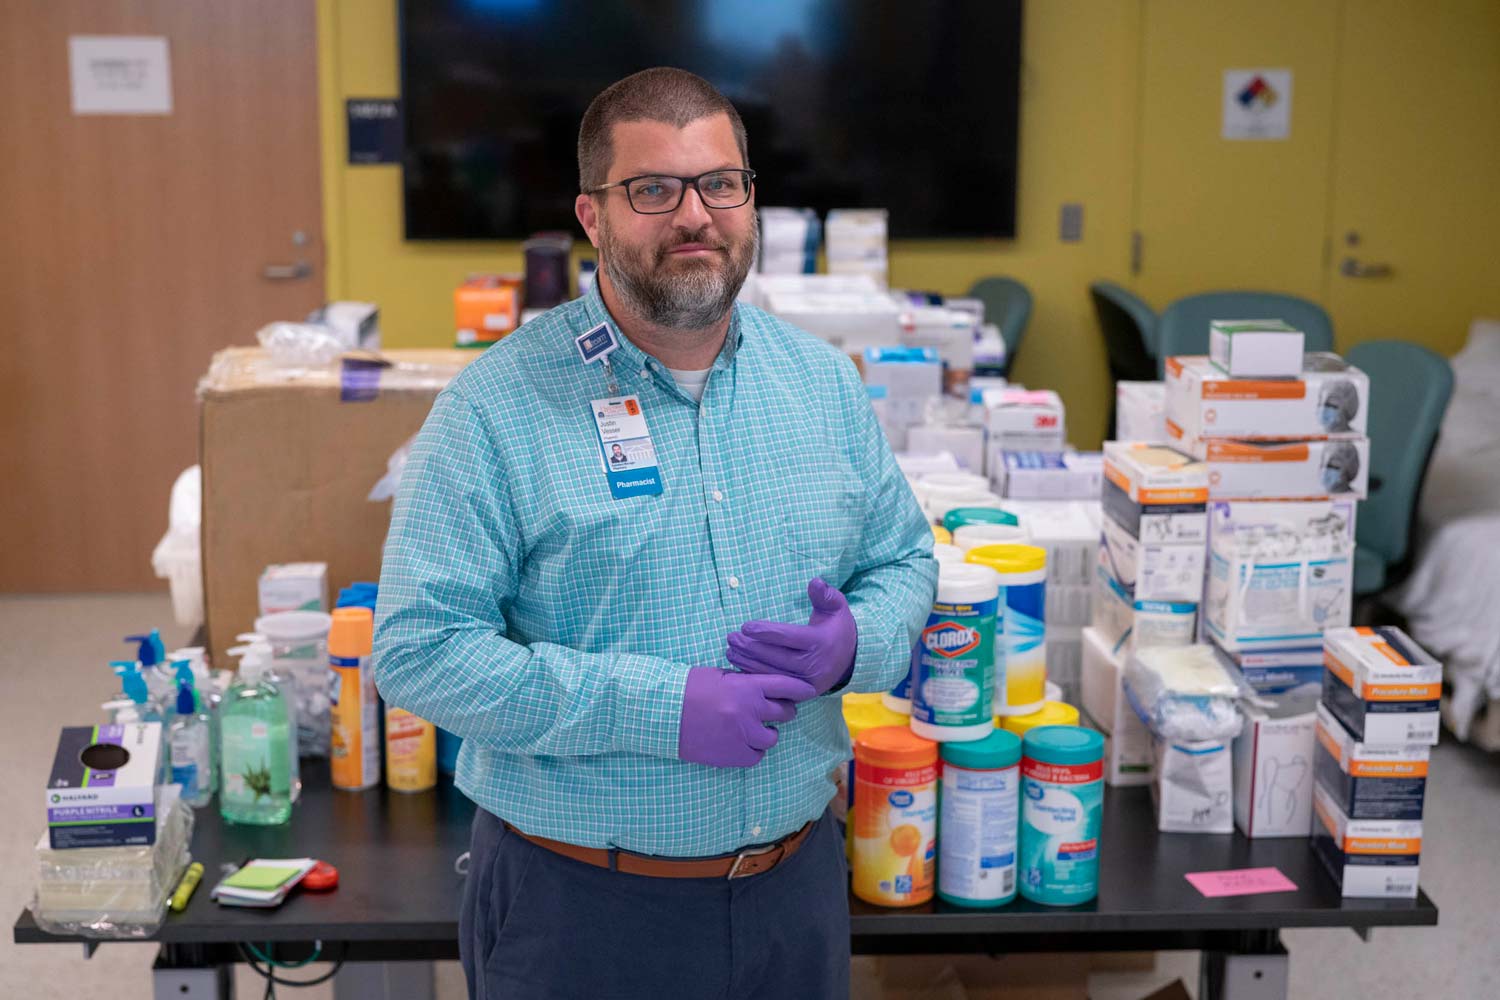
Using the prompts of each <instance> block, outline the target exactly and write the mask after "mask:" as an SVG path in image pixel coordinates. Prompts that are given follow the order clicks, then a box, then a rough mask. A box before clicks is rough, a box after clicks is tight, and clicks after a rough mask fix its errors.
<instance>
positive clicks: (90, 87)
mask: <svg viewBox="0 0 1500 1000" xmlns="http://www.w3.org/2000/svg"><path fill="white" fill-rule="evenodd" d="M68 65H69V72H70V75H71V77H72V81H73V113H74V114H75V115H170V114H171V113H172V68H171V65H170V64H169V62H168V59H167V40H166V39H165V38H160V37H154V36H143V35H72V36H70V37H69V38H68Z"/></svg>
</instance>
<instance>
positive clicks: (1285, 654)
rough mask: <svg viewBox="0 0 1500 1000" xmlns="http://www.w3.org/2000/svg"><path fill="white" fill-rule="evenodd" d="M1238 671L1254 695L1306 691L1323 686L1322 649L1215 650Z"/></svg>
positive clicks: (1319, 645) (1303, 647)
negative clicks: (1227, 659)
mask: <svg viewBox="0 0 1500 1000" xmlns="http://www.w3.org/2000/svg"><path fill="white" fill-rule="evenodd" d="M1219 652H1220V653H1222V654H1223V655H1224V656H1226V657H1228V658H1229V660H1230V661H1232V662H1233V663H1234V665H1235V666H1236V667H1238V668H1239V671H1240V673H1241V674H1242V675H1243V676H1244V678H1245V682H1246V683H1247V684H1249V685H1250V686H1251V687H1252V688H1254V689H1255V692H1256V693H1257V694H1285V693H1286V692H1288V691H1291V690H1294V689H1296V688H1307V689H1308V690H1309V691H1315V690H1320V689H1321V688H1322V686H1323V646H1322V644H1321V643H1320V644H1318V645H1316V646H1299V647H1296V648H1293V649H1242V650H1240V651H1238V652H1234V653H1231V652H1228V651H1227V650H1222V649H1221V650H1219Z"/></svg>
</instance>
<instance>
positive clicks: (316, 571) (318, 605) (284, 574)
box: [260, 562, 328, 615]
mask: <svg viewBox="0 0 1500 1000" xmlns="http://www.w3.org/2000/svg"><path fill="white" fill-rule="evenodd" d="M327 610H328V564H327V563H320V562H302V563H281V564H279V565H275V566H267V567H266V568H265V569H264V570H263V571H261V574H260V613H261V614H262V615H274V614H278V613H279V612H282V611H327Z"/></svg>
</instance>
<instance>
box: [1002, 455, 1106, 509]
mask: <svg viewBox="0 0 1500 1000" xmlns="http://www.w3.org/2000/svg"><path fill="white" fill-rule="evenodd" d="M1001 458H1002V459H1003V464H1002V467H1001V468H1000V469H997V470H993V471H992V472H991V473H990V478H991V480H992V481H994V483H995V485H996V487H997V488H998V489H999V490H1000V495H1001V496H1004V497H1013V498H1015V499H1018V500H1092V499H1094V498H1095V497H1097V496H1098V495H1099V489H1100V481H1101V479H1102V478H1103V473H1104V465H1103V459H1102V457H1101V456H1100V455H1099V453H1098V452H1067V451H1007V452H1003V453H1002V454H1001Z"/></svg>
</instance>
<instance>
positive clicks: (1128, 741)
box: [1080, 628, 1154, 787]
mask: <svg viewBox="0 0 1500 1000" xmlns="http://www.w3.org/2000/svg"><path fill="white" fill-rule="evenodd" d="M1124 682H1125V660H1124V656H1123V654H1120V653H1116V652H1114V651H1113V650H1112V649H1111V648H1110V644H1109V643H1108V642H1106V641H1105V639H1104V636H1102V635H1100V634H1099V631H1098V630H1097V629H1092V628H1086V629H1084V630H1083V676H1082V681H1081V685H1080V686H1081V688H1082V692H1083V699H1082V700H1083V711H1084V714H1085V715H1087V716H1088V718H1089V720H1090V722H1092V723H1093V726H1094V728H1095V729H1097V730H1099V732H1101V733H1103V734H1104V783H1105V784H1107V785H1114V786H1116V787H1124V786H1130V785H1149V784H1150V783H1151V774H1152V770H1153V766H1154V765H1153V762H1152V749H1151V733H1150V732H1149V731H1148V730H1147V729H1146V724H1145V723H1144V722H1142V721H1141V719H1140V716H1138V715H1136V714H1135V711H1134V710H1133V709H1131V707H1130V702H1129V699H1127V698H1126V697H1125V692H1124Z"/></svg>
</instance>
